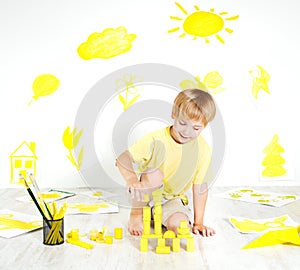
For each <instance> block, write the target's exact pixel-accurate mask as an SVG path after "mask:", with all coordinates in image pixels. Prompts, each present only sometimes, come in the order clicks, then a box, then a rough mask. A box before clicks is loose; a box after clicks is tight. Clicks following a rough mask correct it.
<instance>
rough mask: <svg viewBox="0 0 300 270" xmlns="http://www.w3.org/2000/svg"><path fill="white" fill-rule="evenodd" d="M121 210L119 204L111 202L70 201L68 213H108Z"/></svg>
mask: <svg viewBox="0 0 300 270" xmlns="http://www.w3.org/2000/svg"><path fill="white" fill-rule="evenodd" d="M117 212H119V206H118V205H117V204H114V203H110V202H104V201H102V202H99V203H68V210H67V214H68V215H74V214H106V213H117Z"/></svg>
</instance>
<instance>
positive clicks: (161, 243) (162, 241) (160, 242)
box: [157, 238, 166, 247]
mask: <svg viewBox="0 0 300 270" xmlns="http://www.w3.org/2000/svg"><path fill="white" fill-rule="evenodd" d="M165 245H166V239H164V238H158V239H157V246H158V247H164V246H165Z"/></svg>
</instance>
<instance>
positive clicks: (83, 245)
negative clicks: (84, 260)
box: [66, 238, 94, 249]
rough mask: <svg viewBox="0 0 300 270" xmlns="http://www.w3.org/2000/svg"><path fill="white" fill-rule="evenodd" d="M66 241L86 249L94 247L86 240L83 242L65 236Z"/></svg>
mask: <svg viewBox="0 0 300 270" xmlns="http://www.w3.org/2000/svg"><path fill="white" fill-rule="evenodd" d="M66 241H67V243H70V244H73V245H76V246H79V247H82V248H86V249H91V248H93V247H94V245H93V244H90V243H87V242H83V241H80V240H76V239H72V238H67V240H66Z"/></svg>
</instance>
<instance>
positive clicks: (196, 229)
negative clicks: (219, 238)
mask: <svg viewBox="0 0 300 270" xmlns="http://www.w3.org/2000/svg"><path fill="white" fill-rule="evenodd" d="M192 232H193V233H194V234H197V235H198V234H201V235H202V236H204V237H207V236H213V235H215V234H216V232H215V230H214V229H213V228H209V227H206V226H204V225H202V224H194V225H193V228H192Z"/></svg>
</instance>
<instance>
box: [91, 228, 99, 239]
mask: <svg viewBox="0 0 300 270" xmlns="http://www.w3.org/2000/svg"><path fill="white" fill-rule="evenodd" d="M97 237H98V231H97V230H90V232H89V238H90V240H92V241H96V238H97Z"/></svg>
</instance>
